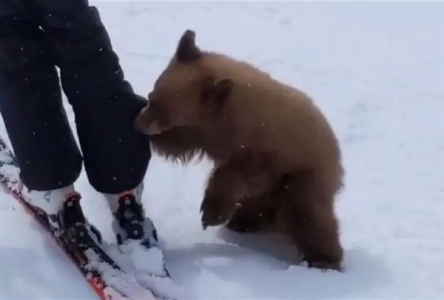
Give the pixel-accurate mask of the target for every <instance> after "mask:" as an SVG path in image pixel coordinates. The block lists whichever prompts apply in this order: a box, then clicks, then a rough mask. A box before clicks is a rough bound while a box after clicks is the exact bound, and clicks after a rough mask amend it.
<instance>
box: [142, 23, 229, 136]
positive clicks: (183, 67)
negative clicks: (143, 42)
mask: <svg viewBox="0 0 444 300" xmlns="http://www.w3.org/2000/svg"><path fill="white" fill-rule="evenodd" d="M195 36H196V35H195V33H194V31H191V30H186V31H185V32H184V33H183V35H182V37H181V38H180V40H179V42H178V45H177V48H176V52H175V54H174V56H173V58H172V59H171V61H170V63H169V64H168V66H167V67H166V69H165V70H164V71H163V72H162V73H161V74H160V76H159V78H158V79H157V80H156V82H155V84H154V89H153V90H152V91H151V92H150V93H149V95H148V104H147V105H146V107H144V108H143V109H142V111H141V112H140V113H139V115H138V116H137V117H136V119H135V121H134V127H135V129H136V130H137V131H138V132H141V133H144V134H147V135H155V134H160V133H162V132H164V131H166V130H169V129H172V128H180V127H188V126H203V125H204V124H205V123H206V122H208V121H209V120H211V118H212V117H214V115H215V114H217V112H218V111H219V109H221V107H222V106H223V105H224V102H225V101H227V99H228V98H229V97H230V94H231V92H232V89H233V81H232V79H230V78H219V77H218V76H217V75H216V74H214V73H215V72H211V71H209V69H208V68H207V67H205V64H204V63H202V61H203V60H204V59H205V56H206V55H209V54H208V53H205V52H203V51H201V50H200V49H199V48H198V47H197V46H196V43H195Z"/></svg>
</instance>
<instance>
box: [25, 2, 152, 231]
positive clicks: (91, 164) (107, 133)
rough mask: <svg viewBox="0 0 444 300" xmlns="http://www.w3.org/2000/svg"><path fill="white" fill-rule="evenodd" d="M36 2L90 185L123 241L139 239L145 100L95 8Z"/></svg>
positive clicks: (146, 146)
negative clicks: (140, 120) (139, 127)
mask: <svg viewBox="0 0 444 300" xmlns="http://www.w3.org/2000/svg"><path fill="white" fill-rule="evenodd" d="M34 3H35V4H36V5H37V8H38V9H39V10H40V11H41V12H42V16H43V19H42V26H43V28H44V30H45V32H46V34H47V35H48V36H49V39H50V44H51V46H52V49H53V51H54V53H55V57H56V63H57V65H58V66H59V67H60V73H61V80H62V87H63V90H64V92H65V94H66V96H67V98H68V101H69V102H70V103H71V105H72V106H73V110H74V112H75V118H76V126H77V132H78V136H79V141H80V144H81V148H82V152H83V157H84V163H85V170H86V172H87V176H88V178H89V181H90V183H91V185H92V186H93V187H94V188H95V189H96V190H97V191H98V192H101V193H103V194H104V195H105V196H106V198H107V200H108V202H109V205H110V208H111V209H112V211H113V213H114V216H115V218H116V221H117V223H118V224H117V225H119V226H120V227H121V228H123V229H124V230H123V231H124V232H126V233H127V234H126V235H125V236H120V237H121V238H122V239H126V238H127V237H128V236H129V237H133V238H136V239H137V238H141V237H142V236H143V231H144V230H143V226H144V224H143V221H142V220H143V219H144V212H143V208H142V203H141V202H142V201H141V194H142V190H143V179H144V176H145V173H146V170H147V167H148V163H149V160H150V158H151V150H150V144H149V140H148V139H147V137H146V136H143V135H142V134H139V133H137V132H136V131H135V130H134V128H133V121H134V119H135V117H136V115H137V114H138V113H139V111H140V110H141V109H142V108H143V107H144V106H145V104H146V100H145V99H144V98H142V97H139V96H137V95H136V94H135V93H134V91H133V90H132V88H131V86H130V84H129V83H128V82H127V81H126V80H125V79H124V75H123V71H122V68H121V66H120V64H119V60H118V57H117V55H116V53H115V52H114V51H113V49H112V45H111V42H110V38H109V36H108V33H107V31H106V29H105V27H104V25H103V23H102V21H101V19H100V16H99V13H98V11H97V9H96V8H95V7H91V6H89V4H88V2H87V1H85V0H64V1H59V0H34ZM122 211H125V213H122ZM129 212H131V213H129ZM138 221H140V222H138ZM130 224H132V225H130ZM135 232H137V234H135ZM149 234H151V233H149Z"/></svg>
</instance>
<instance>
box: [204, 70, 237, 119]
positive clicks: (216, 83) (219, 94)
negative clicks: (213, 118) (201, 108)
mask: <svg viewBox="0 0 444 300" xmlns="http://www.w3.org/2000/svg"><path fill="white" fill-rule="evenodd" d="M233 88H234V81H233V79H231V78H222V79H216V78H215V77H213V76H210V77H207V78H206V79H205V80H204V83H203V89H202V100H203V102H204V103H205V104H206V105H207V106H208V108H209V109H210V110H211V111H215V112H217V111H218V110H219V109H221V108H222V106H223V105H224V104H225V101H226V100H227V99H228V98H229V97H230V95H231V92H232V91H233Z"/></svg>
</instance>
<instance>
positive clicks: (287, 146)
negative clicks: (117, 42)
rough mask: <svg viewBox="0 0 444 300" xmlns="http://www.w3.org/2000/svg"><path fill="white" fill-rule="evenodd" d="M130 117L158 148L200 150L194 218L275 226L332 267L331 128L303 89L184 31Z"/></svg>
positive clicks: (163, 151)
mask: <svg viewBox="0 0 444 300" xmlns="http://www.w3.org/2000/svg"><path fill="white" fill-rule="evenodd" d="M148 99H149V101H148V104H147V106H146V107H145V108H144V109H143V110H142V111H141V112H140V114H139V115H138V116H137V117H136V119H135V122H134V126H135V129H136V130H137V131H139V132H142V133H144V134H147V135H149V136H150V139H151V142H152V146H153V149H154V150H155V151H156V152H158V153H159V154H160V155H163V156H165V157H167V158H170V159H172V160H179V161H182V162H183V163H186V162H188V161H190V160H191V159H192V158H193V157H195V156H199V157H203V156H205V155H206V156H208V157H209V158H210V159H211V160H212V161H213V162H214V170H213V171H212V173H211V176H210V178H209V181H208V186H207V188H206V190H205V196H204V199H203V201H202V204H201V212H202V224H203V227H204V228H206V227H207V226H217V225H226V226H227V227H228V228H229V229H231V230H234V231H237V232H257V231H260V230H265V229H267V228H268V229H269V228H274V229H275V230H277V231H278V232H279V233H282V234H285V236H288V237H289V238H290V239H291V240H292V241H293V242H294V244H295V245H296V246H297V248H298V250H299V251H301V252H302V254H303V257H304V260H306V261H307V262H308V265H309V266H311V267H316V268H320V269H335V270H341V268H342V267H341V263H342V259H343V250H342V246H341V244H340V240H339V225H338V221H337V218H336V216H335V212H334V202H335V196H336V195H337V193H338V192H339V191H340V190H341V188H342V186H343V176H344V170H343V167H342V165H341V153H340V148H339V145H338V141H337V139H336V137H335V134H334V132H333V130H332V128H331V127H330V125H329V123H328V122H327V120H326V118H325V117H324V115H323V114H322V113H321V111H320V110H319V109H318V108H317V106H315V105H314V103H313V101H312V100H311V98H309V97H308V96H307V95H306V94H304V93H303V92H301V91H299V90H297V89H295V88H293V87H291V86H288V85H286V84H283V83H280V82H278V81H277V80H275V79H273V78H272V77H271V76H270V75H268V74H266V73H265V72H262V71H260V70H258V69H257V68H255V67H253V66H251V65H250V64H248V63H245V62H241V61H237V60H235V59H233V58H230V57H228V56H225V55H223V54H219V53H214V52H209V51H203V50H201V49H199V48H198V47H197V46H196V44H195V33H194V32H193V31H191V30H187V31H185V33H184V34H183V35H182V37H181V38H180V40H179V43H178V46H177V49H176V52H175V55H174V56H173V58H172V59H171V61H170V62H169V64H168V66H167V67H166V69H165V70H164V71H163V72H162V73H161V74H160V76H159V78H158V79H157V81H156V82H155V85H154V89H153V90H152V92H151V93H149V95H148Z"/></svg>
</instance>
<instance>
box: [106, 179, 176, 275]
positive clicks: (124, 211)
mask: <svg viewBox="0 0 444 300" xmlns="http://www.w3.org/2000/svg"><path fill="white" fill-rule="evenodd" d="M143 189H144V184H143V182H142V183H141V184H139V185H138V186H137V187H136V188H135V189H133V190H130V191H125V192H122V193H120V194H105V195H104V196H105V198H106V200H107V201H108V204H109V206H110V209H111V211H112V214H113V217H114V218H113V222H112V228H113V231H114V234H115V235H116V240H117V244H118V245H119V248H120V249H121V251H122V252H123V253H126V254H128V255H129V256H130V257H131V255H132V254H133V255H134V256H137V257H139V256H138V255H136V254H134V253H135V252H139V253H140V251H142V252H144V253H145V254H144V253H141V255H142V256H145V255H147V256H148V255H150V254H148V252H152V251H153V250H154V249H157V250H158V251H159V253H161V250H160V247H159V241H158V237H157V231H156V228H155V226H154V224H153V222H152V221H151V219H150V218H148V217H146V215H145V212H144V209H143V204H142V192H143ZM136 248H138V250H136ZM134 256H133V257H131V258H132V259H133V260H137V258H136V257H134ZM161 256H162V258H159V260H161V261H159V262H158V263H159V264H161V265H162V268H161V270H159V269H157V270H156V272H155V273H156V275H157V276H161V277H163V276H169V274H168V271H167V270H166V268H165V266H164V265H163V263H164V262H163V255H161ZM133 264H134V265H135V266H136V267H139V266H140V265H141V262H140V261H133ZM150 269H151V268H150ZM150 272H152V270H150Z"/></svg>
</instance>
